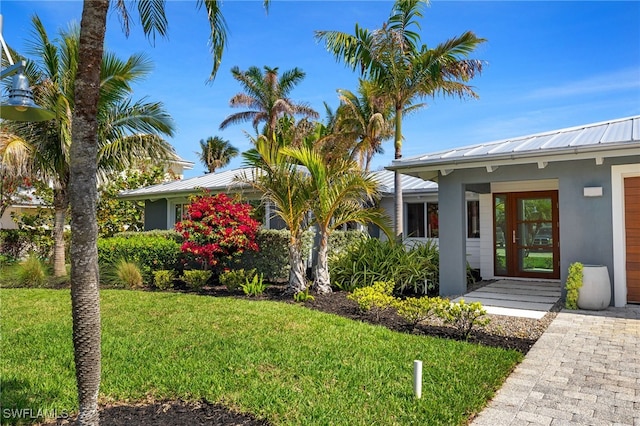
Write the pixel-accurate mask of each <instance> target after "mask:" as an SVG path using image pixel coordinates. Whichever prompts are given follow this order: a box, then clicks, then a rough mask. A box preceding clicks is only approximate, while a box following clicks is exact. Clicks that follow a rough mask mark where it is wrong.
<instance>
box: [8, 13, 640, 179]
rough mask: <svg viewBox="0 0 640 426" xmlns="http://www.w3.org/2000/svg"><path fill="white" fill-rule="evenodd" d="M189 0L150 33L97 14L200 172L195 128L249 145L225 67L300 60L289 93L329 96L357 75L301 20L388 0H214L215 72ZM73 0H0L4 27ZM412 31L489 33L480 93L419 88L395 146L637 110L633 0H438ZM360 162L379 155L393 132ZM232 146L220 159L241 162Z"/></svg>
mask: <svg viewBox="0 0 640 426" xmlns="http://www.w3.org/2000/svg"><path fill="white" fill-rule="evenodd" d="M195 4H196V3H195V1H187V0H184V1H168V2H167V17H168V20H169V36H168V38H166V39H157V40H156V43H155V46H152V45H151V44H150V43H149V41H148V40H147V39H146V38H145V37H144V35H143V34H142V30H141V28H140V25H139V24H136V25H135V26H134V27H133V28H132V30H131V35H130V36H129V38H128V39H127V38H125V37H124V35H123V33H122V30H121V26H120V23H119V20H118V16H117V14H116V13H113V12H112V13H111V14H110V16H109V22H108V29H107V41H106V43H107V48H108V49H110V50H112V51H115V52H116V53H118V54H119V55H120V56H121V57H126V56H128V55H131V54H133V53H139V52H145V53H146V54H147V55H148V56H149V57H150V58H151V59H152V61H153V62H154V64H155V68H154V71H153V73H152V75H151V76H150V77H149V78H148V79H147V80H145V81H144V82H142V83H140V84H138V85H136V87H135V97H136V98H140V97H143V96H147V97H148V98H149V99H150V100H154V101H162V102H163V103H164V104H165V107H166V109H167V110H168V112H169V113H170V114H171V115H172V117H173V118H174V120H175V122H176V128H177V132H176V135H175V137H174V138H173V139H172V140H171V143H172V144H173V145H174V146H175V148H176V150H177V152H178V153H179V154H180V155H181V156H182V157H184V158H186V159H188V160H191V161H194V162H196V165H195V167H194V169H193V170H192V171H189V172H187V174H186V175H187V176H196V175H200V174H201V173H202V171H203V170H204V167H203V166H202V165H200V164H199V163H198V162H197V157H196V154H195V151H197V150H198V142H199V140H200V139H205V138H207V137H208V136H215V135H219V136H221V137H223V138H225V139H228V140H230V141H231V143H232V144H233V145H234V146H236V147H238V148H239V149H240V150H241V151H243V150H246V149H248V148H250V142H249V141H248V139H247V138H246V136H245V135H244V132H243V131H248V132H252V129H251V127H250V125H249V124H248V123H247V124H246V125H236V126H232V127H230V128H228V129H227V130H225V131H220V130H218V126H219V124H220V122H221V121H222V120H223V119H224V118H225V117H226V116H228V115H229V114H231V113H234V112H237V111H238V110H235V109H232V108H230V107H229V106H228V103H229V99H230V98H231V97H232V96H233V95H234V94H235V93H237V92H239V91H240V86H239V84H238V83H237V82H236V81H235V80H233V79H232V78H231V73H230V71H229V70H230V69H231V68H232V67H233V66H235V65H237V66H239V67H240V69H243V70H244V69H247V68H248V67H250V66H253V65H255V66H258V67H262V66H264V65H268V66H271V67H279V68H280V70H288V69H291V68H293V67H299V68H301V69H302V70H303V71H305V72H306V74H307V75H306V78H305V79H304V81H303V82H302V83H301V84H300V85H299V86H298V87H297V88H296V89H295V90H294V91H293V93H292V98H293V99H295V100H296V101H299V102H307V103H309V104H311V106H313V107H314V108H315V109H316V110H318V111H319V112H321V114H322V113H323V112H324V108H323V105H322V103H323V101H326V102H327V103H329V105H331V106H332V107H334V108H335V107H336V106H337V105H338V98H337V95H336V89H339V88H342V89H349V90H353V91H355V90H356V89H357V80H358V75H357V74H356V73H354V72H352V71H350V70H348V69H347V68H345V67H344V65H342V64H341V63H337V62H336V61H335V59H334V58H333V56H332V55H331V54H329V53H328V52H327V51H326V50H325V48H324V46H323V45H322V44H321V43H318V42H316V40H315V39H314V36H313V32H314V30H339V31H347V32H350V33H351V32H353V28H354V24H355V23H356V22H358V23H359V24H360V25H361V26H363V27H366V28H370V29H375V28H378V27H379V26H380V25H381V24H382V22H384V21H385V20H386V18H387V17H388V15H389V12H390V10H391V6H392V2H390V1H382V0H380V1H278V0H274V1H272V3H271V6H270V9H269V13H268V14H267V13H265V10H264V9H263V7H262V1H237V0H227V1H224V2H223V3H222V10H223V13H224V16H225V18H226V20H227V23H228V26H229V33H230V34H229V45H228V49H227V51H226V53H225V55H224V58H223V62H222V65H221V67H220V70H219V72H218V76H217V78H216V79H215V81H214V82H213V83H207V79H208V76H209V72H210V70H211V58H210V54H209V48H208V24H207V21H206V16H205V14H204V12H203V11H202V10H200V11H199V10H197V9H196V6H195ZM81 6H82V4H81V2H80V1H77V0H73V1H72V0H70V1H55V0H52V1H30V0H20V1H16V0H2V2H1V3H0V13H2V15H3V16H4V29H3V35H4V38H5V40H6V41H7V43H8V44H10V45H11V46H12V47H13V48H15V49H17V50H18V51H21V52H24V48H25V41H26V40H27V39H28V37H29V34H30V31H31V24H30V20H31V16H32V15H33V14H34V13H37V14H38V15H39V16H40V18H41V19H42V20H43V22H44V24H45V26H46V28H47V29H48V31H49V34H50V35H54V34H55V33H56V32H57V29H59V28H66V26H67V25H68V23H69V22H71V21H74V20H75V21H78V22H79V21H80V14H81ZM421 26H422V30H421V34H422V41H423V42H424V43H426V44H427V45H428V46H434V45H436V44H438V43H440V42H443V41H445V40H446V39H448V38H450V37H453V36H455V35H458V34H461V33H462V32H464V31H467V30H471V31H474V32H475V33H476V34H477V35H478V36H480V37H484V38H486V39H487V40H488V41H487V42H486V43H485V44H484V45H482V46H481V47H480V48H479V49H478V50H477V52H476V54H475V55H474V57H476V58H478V59H483V60H485V61H487V66H486V67H485V69H484V72H483V74H482V75H481V76H480V77H478V78H476V79H475V80H474V81H473V83H472V84H473V85H474V87H475V90H476V91H477V93H478V94H479V95H480V99H479V100H465V101H463V100H459V99H456V98H435V99H427V103H428V107H427V108H424V109H421V110H420V111H419V112H417V113H414V114H412V115H410V116H409V117H407V118H406V120H405V122H404V127H403V133H404V136H405V142H404V147H403V154H404V157H405V158H406V157H411V156H415V155H419V154H422V153H426V152H431V151H436V150H440V149H444V148H450V147H456V146H463V145H469V144H474V143H480V142H487V141H492V140H497V139H504V138H509V137H513V136H520V135H527V134H531V133H535V132H540V131H546V130H553V129H559V128H563V127H570V126H576V125H581V124H587V123H592V122H598V121H603V120H609V119H613V118H622V117H628V116H631V115H636V114H640V2H636V1H628V2H611V1H603V2H595V1H589V2H578V1H570V2H539V1H533V2H526V1H497V2H488V1H474V2H464V1H437V0H434V1H433V2H432V3H431V5H430V7H428V8H427V9H426V10H425V13H424V18H423V19H422V20H421ZM384 148H385V154H384V155H379V156H377V157H376V158H375V159H374V164H373V168H378V167H383V166H385V165H388V164H390V162H391V160H392V158H393V145H392V142H387V143H386V144H385V145H384ZM241 165H242V160H241V159H240V158H236V159H235V160H234V161H233V162H232V163H231V165H230V166H229V167H240V166H241Z"/></svg>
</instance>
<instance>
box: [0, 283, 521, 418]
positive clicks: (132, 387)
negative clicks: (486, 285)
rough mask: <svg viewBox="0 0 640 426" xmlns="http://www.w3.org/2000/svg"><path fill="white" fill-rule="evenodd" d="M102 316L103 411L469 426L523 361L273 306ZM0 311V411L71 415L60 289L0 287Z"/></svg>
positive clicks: (146, 295) (184, 301)
mask: <svg viewBox="0 0 640 426" xmlns="http://www.w3.org/2000/svg"><path fill="white" fill-rule="evenodd" d="M101 310H102V324H103V332H102V385H101V393H100V400H101V403H107V402H112V401H121V402H122V401H126V402H135V401H143V400H147V399H156V400H162V399H176V398H182V399H186V400H198V399H201V398H205V399H207V400H208V401H211V402H223V403H224V404H225V405H227V406H230V407H231V408H233V409H236V410H239V411H243V412H251V413H253V414H254V415H256V416H258V417H260V418H266V419H268V420H269V421H270V422H272V423H273V424H276V425H289V424H292V425H295V424H305V425H328V424H332V425H374V424H384V425H394V424H397V425H407V424H430V425H433V424H446V425H455V424H466V422H467V421H468V418H469V416H470V415H471V414H473V413H475V412H477V411H479V410H481V409H482V407H483V406H484V405H485V404H486V401H487V400H488V399H489V398H491V396H492V395H493V394H494V391H495V390H496V389H497V388H498V387H499V386H500V384H501V383H502V382H503V381H504V379H505V377H506V376H507V375H508V374H509V372H510V371H511V370H512V369H513V367H514V366H515V364H516V363H518V362H519V361H520V360H521V358H522V355H520V354H519V353H518V352H516V351H506V350H503V349H496V348H488V347H482V346H478V345H472V344H468V343H465V342H458V341H453V340H446V339H437V338H430V337H424V336H414V335H410V334H402V333H396V332H392V331H389V330H388V329H385V328H383V327H376V326H372V325H368V324H364V323H359V322H356V321H352V320H348V319H345V318H341V317H337V316H334V315H328V314H324V313H322V312H317V311H312V310H309V309H306V308H304V307H300V306H296V305H292V304H291V305H290V304H284V303H276V302H266V301H259V302H255V301H248V300H240V299H232V298H212V297H204V296H196V295H185V294H177V293H154V292H138V291H124V290H103V291H102V292H101ZM0 314H1V317H0V318H1V322H0V324H1V325H0V327H1V330H0V331H1V333H2V356H1V357H0V376H1V377H2V394H1V396H0V406H1V407H2V408H4V409H6V408H18V409H20V408H31V409H32V410H34V412H35V411H37V410H44V411H45V412H47V411H49V412H51V411H53V412H56V411H57V412H75V411H77V403H76V394H75V380H74V367H73V365H74V364H73V351H72V343H71V315H70V294H69V291H68V290H43V289H2V290H0ZM414 359H421V360H423V374H424V384H423V397H422V399H420V400H416V399H415V398H414V397H413V394H412V368H413V360H414ZM3 420H5V419H3Z"/></svg>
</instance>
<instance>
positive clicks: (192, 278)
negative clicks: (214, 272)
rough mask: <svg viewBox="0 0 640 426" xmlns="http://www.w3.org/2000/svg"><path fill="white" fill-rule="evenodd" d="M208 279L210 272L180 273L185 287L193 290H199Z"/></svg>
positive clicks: (191, 271)
mask: <svg viewBox="0 0 640 426" xmlns="http://www.w3.org/2000/svg"><path fill="white" fill-rule="evenodd" d="M209 278H211V271H201V270H198V269H193V270H188V271H184V272H183V273H182V280H183V281H184V282H185V283H186V284H187V287H189V288H190V289H193V290H201V289H202V287H204V286H205V284H207V281H209Z"/></svg>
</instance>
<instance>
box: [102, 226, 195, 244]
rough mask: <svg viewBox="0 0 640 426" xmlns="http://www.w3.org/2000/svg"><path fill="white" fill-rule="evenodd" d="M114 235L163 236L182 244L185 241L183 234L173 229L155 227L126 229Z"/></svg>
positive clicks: (133, 236)
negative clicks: (136, 229)
mask: <svg viewBox="0 0 640 426" xmlns="http://www.w3.org/2000/svg"><path fill="white" fill-rule="evenodd" d="M113 236H114V237H121V238H138V237H140V236H144V237H162V238H165V239H167V240H173V241H175V242H176V243H179V244H182V243H183V242H184V238H183V237H182V234H180V233H179V232H178V231H175V230H173V229H154V230H152V231H141V232H136V231H126V232H118V233H116V234H114V235H113Z"/></svg>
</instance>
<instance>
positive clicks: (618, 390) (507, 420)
mask: <svg viewBox="0 0 640 426" xmlns="http://www.w3.org/2000/svg"><path fill="white" fill-rule="evenodd" d="M472 425H478V426H500V425H607V426H609V425H631V426H640V306H637V305H636V306H631V305H630V307H626V308H608V309H607V310H605V311H598V312H588V311H567V310H564V311H562V312H560V313H559V314H558V316H557V317H556V318H555V319H554V320H553V322H552V323H551V325H550V326H549V328H548V329H547V330H546V331H545V332H544V334H543V335H542V337H540V339H539V340H538V341H537V342H536V344H535V345H534V346H533V347H532V348H531V350H530V351H529V353H528V354H527V356H526V357H525V359H524V361H523V362H522V363H521V364H520V365H519V366H518V367H516V369H515V370H514V372H513V373H512V374H511V375H510V376H509V377H508V379H507V381H506V382H505V383H504V386H503V387H502V388H501V389H500V390H499V391H498V392H497V393H496V396H495V398H494V399H493V400H492V401H491V402H490V403H489V405H488V406H487V408H485V409H484V410H483V411H482V412H481V413H480V414H479V415H478V417H477V418H476V419H475V420H474V421H473V422H472Z"/></svg>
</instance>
